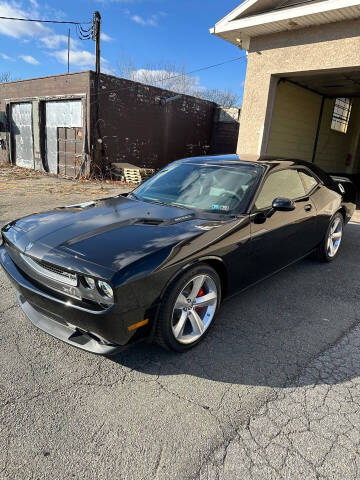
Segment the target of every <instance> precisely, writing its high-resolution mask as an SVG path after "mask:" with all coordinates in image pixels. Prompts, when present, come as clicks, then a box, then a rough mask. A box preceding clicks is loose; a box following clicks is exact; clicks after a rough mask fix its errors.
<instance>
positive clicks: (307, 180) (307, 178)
mask: <svg viewBox="0 0 360 480" xmlns="http://www.w3.org/2000/svg"><path fill="white" fill-rule="evenodd" d="M299 175H300V178H301V180H302V182H303V184H304V187H305V192H306V193H307V194H308V193H310V192H311V190H312V189H313V188H314V187H316V185H318V181H317V180H316V178H314V177H313V176H312V175H311V173H310V172H308V171H307V170H300V171H299Z"/></svg>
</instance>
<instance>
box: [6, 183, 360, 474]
mask: <svg viewBox="0 0 360 480" xmlns="http://www.w3.org/2000/svg"><path fill="white" fill-rule="evenodd" d="M38 181H41V182H43V184H44V185H45V184H46V182H47V180H46V179H44V178H43V179H41V180H36V182H38ZM29 182H30V184H31V181H30V180H29V179H18V180H17V183H16V188H14V189H8V188H2V184H1V179H0V224H5V223H6V222H7V221H9V220H11V219H13V218H17V217H19V216H22V215H24V214H28V213H31V212H34V211H39V210H43V209H45V208H50V207H53V206H56V205H65V204H69V203H76V202H79V201H84V200H88V199H90V198H96V196H98V197H99V196H102V197H104V196H107V194H106V192H107V193H108V194H109V195H110V194H113V193H114V187H107V188H106V192H105V194H100V195H99V187H98V186H92V185H88V186H87V187H86V190H85V191H83V190H81V189H80V190H79V189H78V187H77V185H76V184H75V183H74V188H73V189H72V188H70V187H68V186H69V183H67V184H66V185H67V187H66V195H64V192H63V190H62V189H61V186H60V184H61V182H66V181H62V180H58V179H53V178H52V179H51V180H49V182H50V183H51V185H52V186H51V189H52V192H50V194H49V192H48V191H47V190H46V188H45V186H44V187H40V188H38V190H37V191H36V192H35V193H34V192H33V193H32V194H31V195H29V194H26V192H29ZM59 182H60V183H59ZM53 184H54V185H55V187H54V186H53ZM31 185H32V184H31ZM3 187H4V184H3ZM115 191H116V192H119V189H118V188H117V189H115ZM24 194H25V195H26V196H25V197H24ZM355 220H356V219H355ZM359 247H360V218H358V222H356V221H355V222H354V223H353V224H351V225H349V226H348V227H347V229H346V234H345V239H344V244H343V249H342V253H341V256H340V257H339V258H338V259H337V261H336V262H334V263H332V264H328V265H324V264H318V263H317V262H315V261H313V260H309V259H306V260H303V261H301V262H300V263H298V264H296V265H293V266H291V267H289V268H288V269H286V270H284V271H283V272H281V273H279V274H278V275H276V276H274V277H273V278H271V279H269V280H267V281H265V282H263V283H261V284H259V285H257V286H256V287H254V288H252V289H249V290H248V291H246V292H245V293H243V294H241V295H238V296H236V297H234V298H232V299H231V300H229V301H227V302H226V303H225V304H224V305H223V308H222V311H221V312H220V314H219V316H218V318H217V322H216V325H215V326H214V328H213V329H212V331H211V332H210V334H209V335H208V336H207V338H206V339H205V341H204V342H203V343H202V344H201V345H199V346H198V347H197V348H196V349H193V350H191V351H189V352H187V353H185V354H183V355H178V354H173V353H169V352H165V351H162V350H161V349H160V348H158V347H156V346H151V345H138V346H136V347H134V348H131V349H129V350H127V351H125V352H122V353H121V354H119V355H117V356H115V357H110V358H105V357H98V356H94V355H91V354H88V353H86V352H83V351H81V350H78V349H75V348H72V347H70V346H68V345H66V344H64V343H62V342H60V341H58V340H56V339H54V338H52V337H50V336H48V335H46V334H45V333H43V332H41V331H39V330H37V329H36V328H35V327H33V326H32V325H31V324H30V322H29V321H28V320H26V318H25V317H24V315H23V314H22V312H21V310H20V308H19V307H18V306H17V303H16V298H15V293H14V290H13V288H12V287H11V285H10V283H9V281H8V280H7V278H6V277H5V274H4V273H3V272H2V271H1V272H0V368H1V369H0V478H1V480H3V479H4V480H5V479H6V480H14V479H16V480H18V479H21V480H23V479H26V480H28V479H29V480H30V479H31V480H43V479H52V480H53V479H56V480H57V479H61V480H67V479H90V478H102V479H117V480H120V479H121V480H122V479H126V480H132V479H134V480H140V479H166V480H167V479H172V480H173V479H175V480H187V479H200V480H232V479H272V478H274V479H282V478H284V479H292V480H293V479H301V480H303V479H307V480H308V479H312V478H314V479H315V478H316V479H321V480H324V479H340V478H341V479H342V480H350V479H356V478H360V445H359V442H360V380H359V379H360V357H359V353H358V352H359V346H360V310H359V299H360V283H359V273H358V272H359V267H360V256H359V254H358V249H359Z"/></svg>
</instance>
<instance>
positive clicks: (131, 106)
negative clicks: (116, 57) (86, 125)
mask: <svg viewBox="0 0 360 480" xmlns="http://www.w3.org/2000/svg"><path fill="white" fill-rule="evenodd" d="M91 78H92V80H91V86H92V92H93V94H92V102H91V103H92V113H93V114H94V112H93V109H94V103H93V102H94V90H93V89H94V81H95V75H94V74H92V77H91ZM176 95H177V94H176V93H173V92H170V91H167V90H163V89H160V88H156V87H151V86H146V85H142V84H140V83H137V82H131V81H129V80H125V79H121V78H116V77H112V76H109V75H103V74H102V75H101V77H100V85H99V120H98V121H97V128H96V125H93V140H94V142H96V138H97V137H98V136H100V137H101V140H102V144H101V146H102V155H103V158H104V161H105V163H106V164H111V163H114V162H120V163H121V162H127V163H131V164H134V165H137V166H140V167H148V168H155V169H157V168H161V167H163V166H165V165H167V164H168V163H170V162H172V161H174V160H177V159H179V158H183V157H190V156H196V155H204V154H206V153H209V151H210V145H211V134H212V123H213V111H214V104H213V103H212V102H208V101H204V100H200V99H197V98H194V97H191V96H187V95H182V96H181V97H180V98H177V99H176V100H174V101H171V102H169V103H166V104H163V103H162V102H161V100H162V99H163V100H164V99H169V98H171V97H174V96H176Z"/></svg>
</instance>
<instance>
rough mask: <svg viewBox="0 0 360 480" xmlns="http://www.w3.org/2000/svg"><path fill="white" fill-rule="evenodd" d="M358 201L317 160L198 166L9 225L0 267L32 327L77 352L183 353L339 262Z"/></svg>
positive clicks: (201, 161) (195, 162) (234, 159)
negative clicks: (278, 280)
mask: <svg viewBox="0 0 360 480" xmlns="http://www.w3.org/2000/svg"><path fill="white" fill-rule="evenodd" d="M355 202H356V190H355V188H354V186H353V184H352V183H351V182H350V181H349V180H347V179H345V178H337V177H330V176H329V175H327V174H326V173H324V172H323V171H322V170H320V169H319V168H317V167H316V166H314V165H312V164H309V163H306V162H301V161H292V160H286V161H284V160H271V161H270V160H266V161H265V160H257V161H245V160H242V159H240V158H239V157H238V156H236V155H230V156H218V157H200V158H188V159H185V160H179V161H176V162H174V163H172V164H170V165H169V166H167V167H166V168H164V169H163V170H161V171H160V172H159V173H157V174H156V175H155V176H154V177H152V178H151V179H149V180H148V181H146V182H145V183H143V184H142V185H140V186H139V187H138V188H136V189H135V190H134V191H133V192H131V193H128V194H125V195H118V196H116V197H113V198H106V199H103V200H98V201H94V202H88V203H83V204H80V205H72V206H69V207H62V208H57V209H55V210H52V211H48V212H43V213H39V214H36V215H31V216H28V217H25V218H22V219H20V220H15V221H13V222H11V223H9V224H8V225H6V226H5V227H4V228H3V229H2V240H3V241H2V246H0V262H1V264H2V266H3V267H4V269H5V271H6V272H7V274H8V275H9V277H10V279H11V280H12V282H13V283H14V285H15V288H16V290H17V294H18V299H19V303H20V305H21V307H22V309H23V311H24V313H25V314H26V315H27V317H28V318H29V319H30V320H31V321H32V323H33V324H35V325H36V326H38V327H39V328H41V329H42V330H44V331H46V332H48V333H50V334H51V335H53V336H55V337H57V338H60V339H61V340H64V341H65V342H67V343H70V344H72V345H75V346H77V347H80V348H82V349H84V350H88V351H91V352H94V353H102V354H109V353H114V352H116V351H118V350H119V349H120V348H122V347H124V346H125V345H127V344H130V343H134V342H136V341H139V340H144V339H146V340H147V341H153V342H157V343H158V344H160V345H162V346H163V347H165V348H168V349H173V350H176V351H183V350H186V349H188V348H190V347H192V346H194V345H196V344H197V343H199V342H200V341H201V340H202V338H203V337H204V335H205V333H206V332H208V330H209V327H210V326H211V325H212V324H213V323H214V318H215V314H216V312H217V310H218V309H219V307H220V304H221V301H222V300H223V299H224V298H226V297H229V296H231V295H232V294H234V293H236V292H238V291H240V290H243V289H244V288H246V287H248V286H249V285H252V284H254V283H256V282H258V281H259V280H261V279H263V278H266V277H268V276H269V275H271V274H273V273H274V272H276V271H278V270H280V269H282V268H284V267H286V266H287V265H289V264H291V263H292V262H294V261H297V260H299V259H301V258H302V257H305V256H306V255H309V254H310V253H312V252H315V253H316V255H317V257H318V258H319V259H320V260H322V261H325V262H330V261H332V260H334V259H335V258H336V256H337V255H338V253H339V249H340V245H341V240H342V237H343V229H344V225H345V224H346V223H347V222H348V221H349V220H350V218H351V216H352V214H353V212H354V210H355Z"/></svg>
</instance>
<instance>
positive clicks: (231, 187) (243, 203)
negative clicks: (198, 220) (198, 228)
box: [132, 163, 262, 214]
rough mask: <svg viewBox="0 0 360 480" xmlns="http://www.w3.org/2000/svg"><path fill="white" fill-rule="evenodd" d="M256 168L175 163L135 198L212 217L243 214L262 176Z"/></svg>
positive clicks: (136, 193) (257, 166)
mask: <svg viewBox="0 0 360 480" xmlns="http://www.w3.org/2000/svg"><path fill="white" fill-rule="evenodd" d="M261 172H262V167H261V166H260V165H254V164H248V165H247V164H240V163H239V164H237V165H234V166H228V165H224V166H223V165H209V164H196V163H173V164H171V165H169V166H168V167H166V168H164V169H163V170H161V171H160V172H159V173H157V174H156V175H155V176H154V177H152V178H151V179H149V180H148V181H147V182H145V183H144V184H143V185H141V186H140V187H138V188H137V189H136V190H134V192H133V193H132V195H133V197H134V198H137V199H138V200H142V201H145V202H155V203H163V204H166V205H173V206H179V207H184V208H189V209H192V210H200V211H206V212H212V213H222V214H231V213H243V212H244V211H245V209H246V207H247V205H248V203H249V200H250V197H251V195H252V192H253V191H254V188H255V186H256V185H257V183H258V180H259V178H260V176H261Z"/></svg>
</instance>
